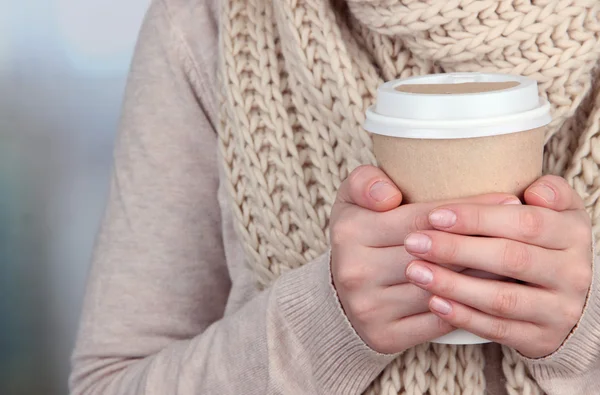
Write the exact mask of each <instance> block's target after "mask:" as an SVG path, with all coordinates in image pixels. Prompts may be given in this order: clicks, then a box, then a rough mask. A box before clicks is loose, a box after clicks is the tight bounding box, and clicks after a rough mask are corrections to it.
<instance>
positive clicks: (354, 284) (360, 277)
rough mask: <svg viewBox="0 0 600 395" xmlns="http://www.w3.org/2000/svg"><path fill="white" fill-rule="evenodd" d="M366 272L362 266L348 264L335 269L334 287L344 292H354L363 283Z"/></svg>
mask: <svg viewBox="0 0 600 395" xmlns="http://www.w3.org/2000/svg"><path fill="white" fill-rule="evenodd" d="M366 277H367V276H366V270H365V267H364V266H363V265H359V264H355V263H348V264H342V265H339V266H338V267H337V272H336V273H335V280H336V281H335V283H336V284H335V285H336V286H337V287H338V288H341V289H343V290H345V291H356V290H358V289H360V288H361V287H362V286H363V284H364V283H365V279H366Z"/></svg>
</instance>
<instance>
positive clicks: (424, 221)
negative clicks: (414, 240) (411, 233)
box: [412, 212, 431, 230]
mask: <svg viewBox="0 0 600 395" xmlns="http://www.w3.org/2000/svg"><path fill="white" fill-rule="evenodd" d="M412 229H413V230H428V229H431V226H430V225H429V219H428V218H427V215H426V214H424V213H421V212H415V213H413V221H412Z"/></svg>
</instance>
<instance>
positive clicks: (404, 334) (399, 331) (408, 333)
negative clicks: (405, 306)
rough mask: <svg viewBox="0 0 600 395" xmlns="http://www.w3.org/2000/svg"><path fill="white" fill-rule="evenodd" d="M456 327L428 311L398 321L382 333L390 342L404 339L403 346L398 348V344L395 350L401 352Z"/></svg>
mask: <svg viewBox="0 0 600 395" xmlns="http://www.w3.org/2000/svg"><path fill="white" fill-rule="evenodd" d="M455 329H456V328H454V327H453V326H452V325H450V324H449V323H448V322H446V321H445V320H443V319H440V318H438V317H436V315H435V314H433V313H431V312H427V313H423V314H418V315H413V316H410V317H406V318H403V319H401V320H398V321H396V322H395V323H393V324H392V325H391V327H390V328H389V329H388V330H387V331H386V333H384V334H382V335H384V336H386V337H387V338H388V339H389V341H390V342H398V339H402V345H403V347H401V348H400V349H398V346H396V348H397V349H396V350H395V351H394V352H401V351H404V350H406V349H408V348H411V347H414V346H416V345H419V344H423V343H426V342H429V341H431V340H433V339H437V338H438V337H441V336H443V335H446V334H448V333H450V332H452V331H453V330H455Z"/></svg>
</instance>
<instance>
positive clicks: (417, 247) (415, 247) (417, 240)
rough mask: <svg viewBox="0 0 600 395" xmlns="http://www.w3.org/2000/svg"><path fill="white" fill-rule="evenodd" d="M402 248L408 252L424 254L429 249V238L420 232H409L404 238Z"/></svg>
mask: <svg viewBox="0 0 600 395" xmlns="http://www.w3.org/2000/svg"><path fill="white" fill-rule="evenodd" d="M404 248H406V250H407V251H408V252H416V253H417V254H424V253H426V252H427V251H429V250H430V249H431V239H430V238H429V236H427V235H424V234H422V233H411V234H409V235H408V237H407V238H406V239H405V240H404Z"/></svg>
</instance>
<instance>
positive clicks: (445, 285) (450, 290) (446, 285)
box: [438, 279, 456, 297]
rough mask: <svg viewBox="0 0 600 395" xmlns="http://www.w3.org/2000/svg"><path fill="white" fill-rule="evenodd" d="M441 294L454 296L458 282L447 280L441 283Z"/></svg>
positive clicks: (439, 287) (439, 286)
mask: <svg viewBox="0 0 600 395" xmlns="http://www.w3.org/2000/svg"><path fill="white" fill-rule="evenodd" d="M438 289H439V293H440V295H442V296H446V297H452V296H454V291H455V290H456V282H455V281H453V280H450V279H446V280H444V281H440V283H439V285H438Z"/></svg>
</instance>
